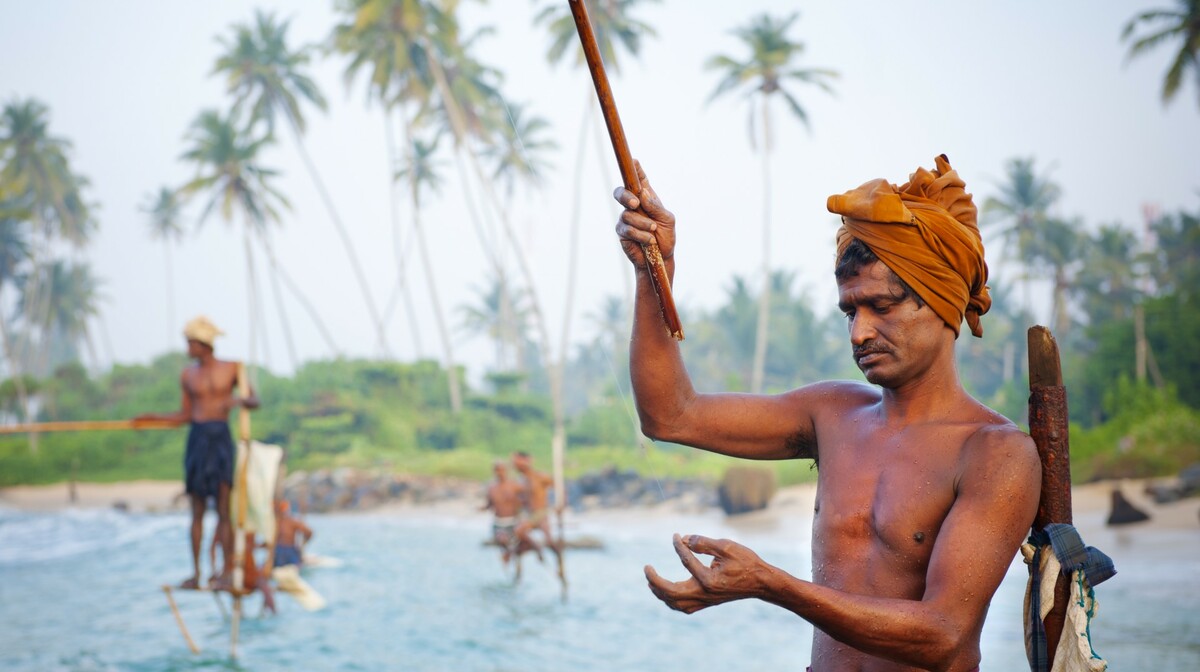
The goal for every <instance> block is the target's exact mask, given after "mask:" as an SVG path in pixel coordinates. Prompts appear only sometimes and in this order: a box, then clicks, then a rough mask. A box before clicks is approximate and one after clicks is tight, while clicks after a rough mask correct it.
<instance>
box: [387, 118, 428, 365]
mask: <svg viewBox="0 0 1200 672" xmlns="http://www.w3.org/2000/svg"><path fill="white" fill-rule="evenodd" d="M390 112H391V107H390V106H384V108H383V122H384V123H383V130H384V134H385V135H386V141H387V150H388V185H389V188H388V204H389V207H390V208H391V217H392V242H393V246H394V247H395V253H396V288H397V290H399V293H400V299H401V300H402V301H403V302H404V313H405V315H406V316H407V318H408V332H409V334H411V335H412V339H413V349H414V351H415V354H416V358H417V359H420V358H421V357H422V354H421V353H422V352H424V348H423V347H421V330H420V328H419V327H418V323H417V315H416V313H415V312H414V311H413V300H412V293H411V291H410V289H409V283H408V259H407V255H405V253H404V252H405V250H404V245H403V236H402V235H401V234H402V232H401V230H400V198H399V196H397V194H396V180H395V178H393V177H392V174H393V173H394V172H395V170H396V139H395V137H394V136H393V133H392V121H391V118H390V116H391V115H390ZM400 117H401V118H402V119H403V120H404V138H405V142H406V143H407V144H406V146H411V143H412V127H411V122H410V121H409V120H408V116H407V115H405V114H404V113H403V111H402V112H401V113H400Z"/></svg>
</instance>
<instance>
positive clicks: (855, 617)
mask: <svg viewBox="0 0 1200 672" xmlns="http://www.w3.org/2000/svg"><path fill="white" fill-rule="evenodd" d="M935 164H936V165H935V168H934V169H933V170H926V169H924V168H918V169H917V170H916V171H915V172H914V173H913V174H912V175H911V177H910V179H909V181H908V183H906V184H904V185H903V186H899V187H898V186H895V185H893V184H890V183H888V182H886V181H885V180H881V179H880V180H873V181H871V182H867V183H866V184H864V185H862V186H861V187H859V188H857V189H854V190H852V191H849V192H846V193H845V194H842V195H837V196H831V197H830V198H829V202H828V208H829V210H830V211H831V212H833V213H835V214H838V215H841V216H842V227H841V229H840V230H839V231H838V233H837V256H836V264H835V270H834V278H835V279H836V281H837V286H838V307H839V309H840V310H841V311H842V312H843V313H844V314H845V316H846V324H847V331H848V332H849V337H850V345H851V346H852V354H853V357H854V361H855V362H856V363H857V364H858V368H859V369H860V370H861V371H862V372H863V375H864V376H865V378H866V382H865V383H862V382H850V381H826V382H816V383H813V384H810V385H807V386H805V387H801V388H799V389H796V390H792V391H791V392H785V393H783V394H776V395H746V394H700V393H697V392H696V390H695V389H694V388H693V387H692V383H691V380H690V378H689V377H688V374H687V371H686V369H685V368H684V364H683V358H682V356H681V354H680V347H679V344H678V343H677V342H676V341H675V340H673V339H672V338H671V337H670V335H668V334H667V332H666V330H665V329H664V328H663V323H662V318H661V316H660V314H659V306H658V302H657V300H656V297H655V293H654V288H653V286H652V284H651V280H650V275H649V274H648V272H647V271H646V267H645V260H644V257H643V253H642V248H641V245H642V244H645V243H650V242H657V243H658V246H659V249H660V250H661V252H662V256H663V259H664V260H665V263H666V266H667V272H668V274H672V275H673V273H674V270H675V263H676V261H675V257H674V253H675V217H674V215H672V214H671V213H670V212H669V211H668V210H667V209H666V208H665V207H663V204H662V202H661V201H660V200H659V198H658V196H657V194H655V192H654V190H653V189H652V188H651V187H650V184H649V182H648V181H647V180H646V177H645V173H643V172H642V170H641V167H640V166H639V167H638V174H639V178H640V181H641V186H642V193H641V195H640V197H639V196H635V195H634V194H633V193H631V192H630V191H628V190H626V189H620V188H619V189H617V191H616V194H615V196H616V199H617V201H619V202H620V203H621V204H622V205H623V206H625V208H626V210H625V212H624V213H622V215H621V217H620V221H619V222H618V224H617V232H618V235H619V236H620V238H621V244H622V246H623V247H624V249H625V253H626V255H627V256H628V257H629V259H630V261H631V262H633V264H634V267H635V269H637V270H636V274H637V299H636V302H637V306H636V311H637V312H636V316H635V318H634V327H633V340H632V343H631V349H630V373H631V375H632V379H633V390H634V396H635V397H636V400H637V407H638V414H639V416H640V418H641V426H642V431H643V432H645V434H646V435H647V436H649V437H652V438H654V439H656V440H662V441H671V442H674V443H681V444H687V445H691V446H694V447H697V448H701V449H703V450H708V451H712V452H716V453H721V454H724V455H731V456H734V457H741V458H747V459H755V460H787V459H810V460H813V461H814V462H816V463H817V465H818V471H817V494H816V503H815V512H814V517H813V530H812V579H811V580H804V579H801V578H799V577H796V576H792V575H791V574H788V573H787V572H785V571H784V570H783V569H781V568H779V567H775V566H772V565H770V564H768V563H766V562H764V561H763V560H762V559H761V558H759V556H758V555H757V554H755V553H754V552H753V551H752V550H750V549H749V548H746V547H745V546H741V545H739V544H737V543H735V542H733V541H730V540H727V539H720V540H717V539H709V538H707V537H702V536H699V535H690V536H680V535H676V536H675V539H674V544H675V551H676V553H677V554H678V555H679V558H680V560H682V562H683V565H684V567H685V568H686V569H687V571H688V573H689V574H690V575H691V576H689V577H687V578H686V580H683V581H679V582H672V581H668V580H666V579H664V578H663V577H661V576H659V575H658V573H657V572H655V570H654V569H653V568H652V567H646V570H645V571H646V578H647V580H648V581H649V583H650V589H651V591H652V592H653V593H654V594H655V595H656V596H657V597H658V598H659V599H660V600H662V601H663V602H665V603H666V604H667V605H668V606H669V607H671V608H672V609H676V610H679V611H682V612H685V613H693V612H696V611H699V610H701V609H705V608H707V607H711V606H714V605H718V604H723V603H725V602H732V601H734V600H742V599H759V600H763V601H765V602H768V603H770V604H774V605H777V606H779V607H782V608H784V609H787V610H789V611H791V612H793V613H795V614H796V615H797V616H799V617H800V618H803V619H805V620H807V621H808V622H810V623H812V624H813V626H815V627H814V629H813V643H812V667H811V668H810V669H811V670H814V671H815V672H835V671H842V670H854V671H857V672H868V671H869V672H899V671H905V672H907V671H909V670H916V669H920V670H943V671H947V672H968V671H970V670H976V669H978V666H979V662H980V649H979V639H980V632H981V631H982V629H983V622H984V618H985V616H986V615H987V610H988V605H989V603H990V602H991V599H992V595H993V594H994V593H995V592H996V589H997V587H999V585H1000V581H1001V579H1003V578H1004V574H1005V572H1007V570H1008V567H1009V565H1010V564H1011V563H1012V561H1013V557H1014V555H1015V554H1016V552H1017V548H1018V547H1019V546H1020V545H1021V542H1022V541H1023V540H1024V538H1025V535H1026V534H1027V533H1028V532H1029V528H1030V525H1031V524H1032V522H1033V517H1034V513H1035V512H1036V510H1037V506H1038V495H1039V490H1040V487H1041V471H1040V464H1039V461H1038V456H1037V452H1036V448H1035V446H1034V443H1033V441H1032V439H1030V438H1029V436H1027V435H1026V434H1025V433H1023V432H1022V431H1021V430H1020V429H1018V428H1017V427H1016V425H1014V424H1013V423H1012V422H1010V421H1009V420H1007V419H1006V418H1004V417H1002V416H1001V415H1000V414H999V413H996V412H995V411H993V410H991V409H989V408H987V407H985V406H984V405H983V404H981V403H979V402H978V401H976V400H975V399H972V398H971V396H970V395H968V394H967V392H966V391H965V390H964V389H963V387H962V383H961V382H960V381H959V379H958V372H957V370H956V368H955V359H954V345H955V341H956V339H957V338H958V335H959V329H960V327H961V325H962V323H963V321H964V319H965V321H966V323H967V325H968V326H969V327H970V330H971V333H972V334H974V335H975V336H982V335H983V327H982V325H981V323H980V317H981V316H982V315H983V314H984V313H986V312H987V311H988V308H989V307H990V305H991V299H990V297H989V296H988V290H987V264H986V263H985V262H984V256H983V243H982V241H981V240H980V236H979V229H978V227H977V226H976V221H975V215H976V210H975V205H974V203H973V202H972V199H971V195H970V194H968V193H967V192H966V190H965V185H964V183H963V181H962V180H961V179H960V178H959V176H958V173H957V172H956V171H954V170H953V169H951V167H950V163H949V161H948V160H947V159H946V157H945V156H939V157H937V158H936V159H935ZM735 235H736V234H735ZM696 554H701V555H706V556H711V557H712V558H713V559H712V562H711V563H710V564H705V563H704V562H703V561H701V559H700V558H699V557H697V555H696Z"/></svg>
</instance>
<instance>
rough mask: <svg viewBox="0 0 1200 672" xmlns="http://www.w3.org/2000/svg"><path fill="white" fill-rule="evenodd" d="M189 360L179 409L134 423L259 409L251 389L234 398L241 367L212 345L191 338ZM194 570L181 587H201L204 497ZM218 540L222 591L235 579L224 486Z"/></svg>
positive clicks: (198, 505)
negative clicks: (220, 356) (215, 352)
mask: <svg viewBox="0 0 1200 672" xmlns="http://www.w3.org/2000/svg"><path fill="white" fill-rule="evenodd" d="M187 353H188V357H191V358H192V359H193V360H195V364H193V365H191V366H189V367H188V368H186V369H184V370H183V373H182V374H180V376H179V385H180V388H181V390H182V394H181V401H180V406H179V410H177V411H174V412H171V413H144V414H142V415H139V416H137V417H136V418H134V422H135V423H136V422H138V421H142V420H155V421H166V422H170V423H172V424H174V425H177V426H178V425H184V424H187V423H199V422H211V421H220V422H226V423H227V422H229V413H230V411H232V410H233V409H234V408H236V407H238V406H241V407H243V408H247V409H255V408H258V405H259V403H258V397H257V396H256V395H255V394H254V391H253V390H251V392H250V395H249V396H247V397H245V398H239V397H236V396H235V395H234V392H235V390H236V389H237V385H238V364H237V363H236V362H227V361H222V360H219V359H217V358H216V357H215V356H214V355H213V349H212V346H211V345H207V344H205V343H201V342H200V341H196V340H191V339H189V340H188V342H187ZM191 504H192V527H191V542H192V568H193V574H192V576H191V577H190V578H188V579H187V580H185V581H184V582H183V583H182V584H181V585H182V587H184V588H197V587H199V585H200V546H201V543H202V540H203V536H204V512H205V510H206V509H207V507H208V503H207V502H206V501H205V498H204V497H198V496H194V495H193V496H192V497H191ZM216 536H217V538H218V539H219V540H220V545H221V551H222V556H223V558H224V562H223V569H222V572H221V574H220V576H219V577H214V578H216V579H217V587H218V588H228V587H229V586H230V585H232V584H231V583H230V581H231V577H232V576H233V572H232V570H233V553H232V552H231V551H230V550H228V549H232V548H233V527H232V526H231V525H230V522H229V485H228V484H226V483H221V485H220V490H219V492H218V493H217V532H216Z"/></svg>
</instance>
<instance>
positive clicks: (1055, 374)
mask: <svg viewBox="0 0 1200 672" xmlns="http://www.w3.org/2000/svg"><path fill="white" fill-rule="evenodd" d="M1027 338H1028V344H1029V435H1030V436H1031V437H1033V442H1034V443H1035V444H1037V451H1038V456H1039V457H1041V461H1042V493H1041V499H1040V500H1039V501H1038V510H1037V516H1036V517H1035V518H1034V519H1033V529H1034V530H1035V531H1037V530H1042V529H1044V528H1045V527H1046V525H1049V524H1051V523H1067V524H1071V523H1072V522H1073V521H1072V518H1071V453H1070V442H1069V441H1068V436H1067V389H1066V387H1064V386H1063V377H1062V365H1061V363H1060V361H1059V356H1058V343H1057V342H1056V341H1055V340H1054V335H1053V334H1051V333H1050V330H1049V329H1047V328H1046V327H1041V326H1035V327H1030V328H1029V332H1028V335H1027ZM1033 589H1034V590H1037V587H1036V586H1034V588H1033ZM1069 599H1070V585H1069V582H1068V579H1067V577H1066V576H1063V575H1062V574H1061V573H1060V574H1059V575H1058V580H1057V581H1056V582H1055V584H1054V608H1053V609H1051V610H1050V613H1048V614H1046V618H1045V620H1044V624H1045V630H1046V655H1047V660H1048V666H1052V665H1053V664H1054V652H1055V651H1056V650H1057V649H1058V641H1059V639H1060V638H1061V636H1062V629H1063V623H1064V621H1065V620H1066V614H1067V601H1068V600H1069Z"/></svg>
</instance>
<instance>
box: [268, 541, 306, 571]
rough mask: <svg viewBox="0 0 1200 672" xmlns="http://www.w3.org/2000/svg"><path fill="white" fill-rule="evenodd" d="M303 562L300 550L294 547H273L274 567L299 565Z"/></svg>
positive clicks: (281, 545)
mask: <svg viewBox="0 0 1200 672" xmlns="http://www.w3.org/2000/svg"><path fill="white" fill-rule="evenodd" d="M302 562H303V561H302V560H301V558H300V549H298V548H296V547H295V546H287V545H285V544H276V546H275V566H276V567H283V566H284V565H299V564H301V563H302Z"/></svg>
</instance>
